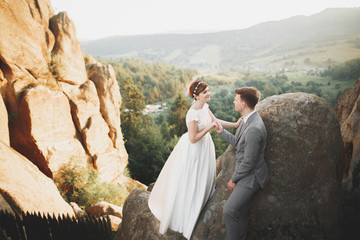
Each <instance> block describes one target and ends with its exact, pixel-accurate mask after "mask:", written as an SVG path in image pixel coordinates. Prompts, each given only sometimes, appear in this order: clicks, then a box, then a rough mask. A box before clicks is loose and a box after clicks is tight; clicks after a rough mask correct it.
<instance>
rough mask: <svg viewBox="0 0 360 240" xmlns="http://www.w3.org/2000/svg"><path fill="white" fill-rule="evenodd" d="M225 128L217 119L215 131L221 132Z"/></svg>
mask: <svg viewBox="0 0 360 240" xmlns="http://www.w3.org/2000/svg"><path fill="white" fill-rule="evenodd" d="M223 130H224V128H223V126H222V125H221V123H220V122H219V121H215V131H216V132H217V133H219V134H220V133H222V131H223Z"/></svg>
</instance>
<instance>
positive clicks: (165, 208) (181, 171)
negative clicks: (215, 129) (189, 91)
mask: <svg viewBox="0 0 360 240" xmlns="http://www.w3.org/2000/svg"><path fill="white" fill-rule="evenodd" d="M190 121H198V130H199V131H200V130H202V129H203V128H205V126H206V125H207V124H209V123H210V122H211V117H210V114H209V112H208V105H207V104H205V105H204V107H203V108H202V109H200V110H194V109H189V110H188V112H187V114H186V122H190ZM215 174H216V158H215V147H214V143H213V141H212V138H211V135H210V133H206V134H205V135H204V136H203V137H202V138H201V139H200V140H199V141H197V142H195V143H191V142H190V140H189V138H188V133H185V134H183V135H182V136H181V138H180V140H179V142H178V143H177V144H176V146H175V148H174V150H173V151H172V153H171V154H170V156H169V158H168V159H167V161H166V163H165V165H164V167H163V169H162V170H161V172H160V174H159V176H158V178H157V181H156V183H155V185H154V187H153V190H152V191H151V193H150V197H149V202H148V205H149V208H150V210H151V212H152V213H153V214H154V216H155V217H156V218H157V219H158V220H159V221H160V229H159V232H160V233H162V234H164V233H166V231H167V229H168V228H170V229H171V230H173V231H176V232H180V233H182V234H183V235H184V237H186V238H187V239H189V238H190V237H191V234H192V232H193V229H194V227H195V224H196V222H197V219H198V217H199V214H200V212H201V210H202V208H203V207H204V205H205V203H206V202H207V200H208V199H209V198H210V197H211V196H212V194H213V193H214V191H215Z"/></svg>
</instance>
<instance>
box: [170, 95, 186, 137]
mask: <svg viewBox="0 0 360 240" xmlns="http://www.w3.org/2000/svg"><path fill="white" fill-rule="evenodd" d="M189 108H190V103H189V101H188V100H186V99H185V97H184V96H183V95H181V94H179V95H178V96H177V98H176V99H175V101H174V102H173V103H172V105H171V108H170V113H169V115H168V121H169V127H170V130H171V134H172V135H177V136H181V135H183V134H184V133H185V132H187V126H186V122H185V118H186V113H187V111H188V110H189Z"/></svg>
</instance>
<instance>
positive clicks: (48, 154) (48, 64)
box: [0, 0, 128, 215]
mask: <svg viewBox="0 0 360 240" xmlns="http://www.w3.org/2000/svg"><path fill="white" fill-rule="evenodd" d="M0 26H1V28H0V29H1V33H0V34H1V37H0V94H1V95H0V96H1V97H0V155H1V159H0V161H1V168H0V176H1V181H0V205H1V209H12V210H13V211H15V212H16V211H20V210H22V211H43V212H54V213H65V214H66V213H70V214H71V215H73V211H72V209H71V208H70V207H69V205H67V204H66V203H65V202H64V200H63V199H62V198H61V196H60V194H59V193H58V192H57V190H56V187H55V185H54V183H53V182H52V181H51V178H52V176H53V174H54V173H56V171H57V170H58V169H59V167H60V166H61V165H63V164H67V163H68V162H69V161H70V160H75V161H77V163H78V164H80V165H89V164H90V165H91V166H93V167H94V168H95V169H97V171H98V173H99V177H100V178H101V179H102V180H104V181H107V182H118V181H119V179H120V177H122V172H123V169H124V168H125V166H126V164H127V158H128V156H127V152H126V150H125V147H124V141H123V136H122V132H121V129H120V104H121V95H120V90H119V85H118V82H117V80H116V77H115V73H114V70H113V69H112V67H111V66H110V65H108V66H105V65H102V64H100V63H98V62H96V60H94V59H92V58H91V57H89V56H88V57H86V58H84V56H83V53H82V50H81V48H80V44H79V41H78V39H77V37H76V31H75V26H74V24H73V22H72V20H71V19H70V18H69V17H68V15H67V14H66V13H65V12H61V13H59V14H57V15H55V14H54V12H53V10H52V8H51V5H50V0H35V1H34V0H13V1H0ZM85 59H86V63H85ZM39 170H40V171H39ZM45 175H46V176H47V177H46V176H45ZM40 196H41V198H42V199H39V198H40ZM51 209H52V210H51Z"/></svg>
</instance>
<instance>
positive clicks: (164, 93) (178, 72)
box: [100, 59, 197, 103]
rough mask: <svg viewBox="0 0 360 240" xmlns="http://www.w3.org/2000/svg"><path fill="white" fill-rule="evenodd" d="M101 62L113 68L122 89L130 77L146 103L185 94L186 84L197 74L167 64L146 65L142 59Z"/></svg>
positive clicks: (193, 71)
mask: <svg viewBox="0 0 360 240" xmlns="http://www.w3.org/2000/svg"><path fill="white" fill-rule="evenodd" d="M100 61H101V62H103V63H105V64H111V65H112V66H113V68H114V70H115V72H116V79H117V80H118V81H119V83H120V88H121V86H123V83H124V82H125V80H126V78H127V77H130V78H131V79H132V80H133V81H134V83H135V85H136V86H137V88H138V89H139V90H140V92H141V93H142V94H143V95H144V97H145V103H153V102H160V101H164V100H167V99H169V98H173V97H174V96H176V95H177V94H179V93H184V91H185V89H186V84H187V83H189V82H190V81H191V79H192V77H193V76H195V75H196V74H197V72H196V71H195V70H191V69H182V68H175V67H174V66H171V65H169V64H166V63H145V62H144V61H142V60H140V59H120V60H103V59H101V60H100Z"/></svg>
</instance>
